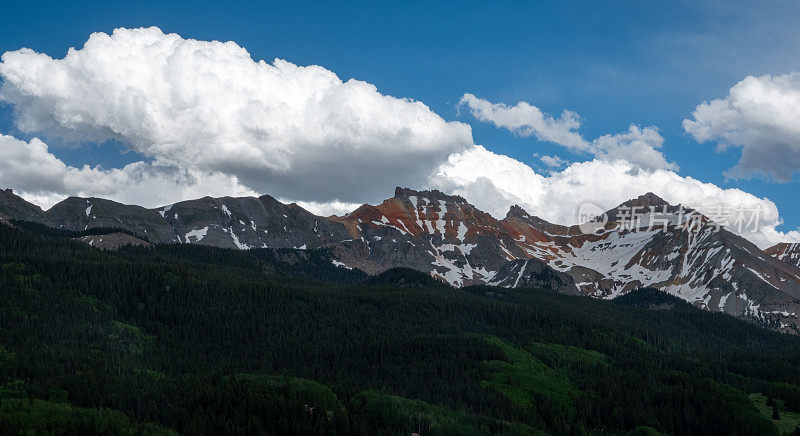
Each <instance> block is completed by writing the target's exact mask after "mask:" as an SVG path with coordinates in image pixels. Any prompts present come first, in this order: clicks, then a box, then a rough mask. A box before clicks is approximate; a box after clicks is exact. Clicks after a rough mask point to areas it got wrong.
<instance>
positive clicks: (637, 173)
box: [431, 146, 800, 248]
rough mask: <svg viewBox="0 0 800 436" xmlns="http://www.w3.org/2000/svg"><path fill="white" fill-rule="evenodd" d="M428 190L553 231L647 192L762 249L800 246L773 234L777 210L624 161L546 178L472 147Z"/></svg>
mask: <svg viewBox="0 0 800 436" xmlns="http://www.w3.org/2000/svg"><path fill="white" fill-rule="evenodd" d="M431 183H432V184H433V185H434V186H437V187H439V188H440V189H442V190H446V191H449V192H452V193H456V194H459V195H462V196H464V197H465V198H467V199H468V200H471V201H472V202H473V203H474V204H475V205H476V206H478V207H479V208H482V209H484V210H486V211H487V212H489V213H491V214H492V215H494V216H495V217H497V218H502V217H504V216H505V214H506V212H507V211H508V209H509V207H510V206H511V205H513V204H519V205H520V206H522V207H523V208H525V209H526V210H527V211H528V212H529V213H531V214H533V215H536V216H539V217H541V218H543V219H546V220H548V221H551V222H553V223H557V224H579V222H580V218H581V217H580V215H579V210H580V206H581V205H582V204H585V203H591V204H594V205H597V206H599V207H600V208H601V209H603V210H608V209H611V208H613V207H615V206H618V205H619V204H620V203H623V202H624V201H626V200H629V199H631V198H636V197H638V196H639V195H641V194H643V193H645V192H653V193H655V194H656V195H659V196H660V197H662V198H663V199H664V200H666V201H668V202H669V203H671V204H683V205H684V206H687V207H691V208H694V209H697V210H699V211H700V212H702V213H704V214H706V215H707V216H709V217H711V218H712V219H716V221H717V222H719V223H720V224H722V225H726V227H728V228H729V230H732V231H735V232H737V233H739V234H740V235H741V236H744V237H745V238H747V239H749V240H750V241H752V242H754V243H755V244H756V245H758V246H760V247H762V248H766V247H768V246H771V245H773V244H775V243H777V242H783V241H797V242H800V231H796V230H794V231H789V232H781V231H779V230H777V227H778V226H780V225H781V224H782V223H783V221H782V220H781V217H780V214H779V213H778V208H777V206H776V205H775V203H774V202H772V201H770V200H769V199H767V198H759V197H756V196H754V195H752V194H749V193H747V192H744V191H742V190H739V189H723V188H720V187H718V186H716V185H714V184H712V183H704V182H701V181H699V180H697V179H694V178H691V177H683V176H680V175H678V174H677V173H675V172H674V171H670V170H663V169H659V170H643V169H641V168H638V167H637V166H636V165H634V164H632V163H630V162H627V161H624V160H614V161H608V160H600V159H594V160H591V161H588V162H578V163H573V164H571V165H569V166H568V167H567V168H565V169H564V170H562V171H559V172H551V173H550V174H548V175H546V176H545V175H542V174H539V173H536V172H535V171H534V170H533V169H532V168H531V167H529V166H527V165H525V164H524V163H522V162H520V161H517V160H515V159H512V158H510V157H508V156H504V155H500V154H496V153H493V152H491V151H489V150H487V149H485V148H484V147H481V146H475V147H474V148H472V149H470V150H467V151H465V152H462V153H457V154H454V155H453V156H451V157H450V159H449V160H448V162H447V163H446V164H443V165H442V166H441V167H440V168H439V170H438V172H437V173H436V175H435V176H434V177H433V178H432V180H431ZM740 212H741V213H743V216H744V218H745V220H746V222H745V223H743V225H741V227H740V228H737V226H735V225H734V224H735V219H736V217H737V215H738V214H739V213H740ZM750 221H753V222H752V223H751V222H750Z"/></svg>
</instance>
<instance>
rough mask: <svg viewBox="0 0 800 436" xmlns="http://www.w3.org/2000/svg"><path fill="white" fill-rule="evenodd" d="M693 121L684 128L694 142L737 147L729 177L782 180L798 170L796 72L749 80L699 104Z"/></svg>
mask: <svg viewBox="0 0 800 436" xmlns="http://www.w3.org/2000/svg"><path fill="white" fill-rule="evenodd" d="M692 117H693V118H692V119H686V120H684V121H683V128H684V129H685V130H686V132H687V133H689V134H690V135H692V136H693V137H694V138H695V140H697V141H698V142H700V143H703V142H709V141H716V142H717V143H718V149H720V150H725V149H727V148H729V147H741V149H742V155H741V158H740V159H739V162H738V164H737V165H736V166H735V167H733V168H732V169H731V170H729V171H728V175H729V176H730V177H733V178H738V177H752V176H759V177H764V178H767V179H772V180H775V181H779V182H787V181H790V180H792V178H793V177H794V174H795V173H796V172H798V171H800V73H796V72H795V73H790V74H784V75H779V76H769V75H766V76H761V77H753V76H748V77H747V78H745V79H744V80H742V81H741V82H739V83H737V84H736V85H734V86H733V87H732V88H731V89H730V91H729V92H728V95H727V96H726V97H725V98H720V99H716V100H712V101H710V102H703V103H702V104H700V105H698V106H697V108H695V110H694V113H693V114H692Z"/></svg>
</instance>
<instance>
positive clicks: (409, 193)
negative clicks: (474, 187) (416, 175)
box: [394, 186, 467, 204]
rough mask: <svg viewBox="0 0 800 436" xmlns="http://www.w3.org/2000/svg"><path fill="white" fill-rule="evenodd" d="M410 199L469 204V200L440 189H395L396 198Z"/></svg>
mask: <svg viewBox="0 0 800 436" xmlns="http://www.w3.org/2000/svg"><path fill="white" fill-rule="evenodd" d="M409 197H417V198H426V199H428V200H431V201H439V200H442V201H446V202H453V203H463V204H466V203H467V200H466V199H464V197H461V196H460V195H448V194H445V193H443V192H442V191H439V190H438V189H431V190H424V191H417V190H414V189H410V188H401V187H399V186H398V187H396V188H395V189H394V198H398V199H408V198H409Z"/></svg>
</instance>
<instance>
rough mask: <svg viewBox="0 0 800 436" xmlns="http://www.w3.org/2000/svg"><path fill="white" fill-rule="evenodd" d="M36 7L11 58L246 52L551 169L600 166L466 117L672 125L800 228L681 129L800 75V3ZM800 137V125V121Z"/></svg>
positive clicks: (667, 147)
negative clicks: (113, 48) (135, 40)
mask: <svg viewBox="0 0 800 436" xmlns="http://www.w3.org/2000/svg"><path fill="white" fill-rule="evenodd" d="M111 3H112V2H71V3H69V4H67V3H64V2H52V3H38V2H37V3H29V4H24V5H9V4H5V5H4V6H0V53H3V52H7V51H12V50H17V49H19V48H22V47H28V48H31V49H33V50H34V51H36V52H40V53H46V54H48V55H50V56H51V57H53V58H61V57H63V56H64V55H65V54H66V51H67V49H68V48H69V47H76V48H80V47H82V46H83V44H84V43H85V42H86V40H87V38H88V37H89V35H90V34H91V33H92V32H106V33H110V32H111V31H113V30H114V29H115V28H118V27H128V28H134V27H140V26H158V27H159V28H160V29H161V30H163V31H164V32H165V33H177V34H179V35H181V36H182V37H184V38H195V39H199V40H220V41H228V40H230V41H235V42H236V43H237V44H238V45H240V46H242V47H244V48H245V49H247V50H248V51H249V53H250V55H251V56H252V58H253V59H254V60H261V59H263V60H266V61H267V62H271V61H272V59H274V58H281V59H286V60H288V61H290V62H292V63H295V64H297V65H321V66H323V67H325V68H327V69H329V70H331V71H333V72H335V73H336V74H337V75H338V76H339V77H340V78H342V79H344V80H347V79H348V78H356V79H359V80H363V81H366V82H368V83H371V84H374V85H375V86H376V87H377V89H378V91H379V92H381V93H382V94H388V95H392V96H397V97H407V98H411V99H414V100H418V101H421V102H423V103H424V104H426V105H428V106H429V107H430V108H431V109H432V110H433V111H434V112H435V113H437V114H439V115H440V116H441V117H442V118H444V119H445V120H447V121H461V122H464V123H467V124H469V125H470V126H471V127H472V135H473V138H474V141H475V143H476V144H481V145H484V146H485V147H486V148H487V149H489V150H491V151H493V152H495V153H498V154H505V155H508V156H511V157H513V158H515V159H517V160H519V161H521V162H524V163H526V164H529V165H531V166H532V167H533V168H534V169H536V170H537V171H544V170H545V169H544V167H543V166H542V164H541V162H539V161H538V160H537V159H536V158H534V153H538V154H540V155H558V156H560V157H562V158H565V159H567V160H570V161H583V160H588V159H590V156H587V155H581V154H574V153H571V152H570V151H568V149H566V148H564V147H562V146H559V145H556V144H552V143H548V142H546V141H539V140H537V139H536V138H534V137H520V136H518V135H514V134H513V133H511V132H509V131H508V130H505V129H501V128H498V127H495V126H494V125H492V124H491V123H486V122H479V121H477V120H475V118H473V117H472V116H471V114H470V113H469V110H467V109H466V108H464V107H463V106H458V105H457V103H458V102H459V100H460V99H461V96H462V95H463V94H464V93H466V92H469V93H472V94H474V95H476V96H477V97H479V98H483V99H486V100H488V101H490V102H498V103H500V102H502V103H505V104H508V105H513V104H516V103H517V102H518V101H525V102H528V103H530V104H532V105H535V106H537V107H538V108H540V109H541V110H542V111H544V112H546V113H549V114H553V115H558V114H560V113H561V111H562V110H564V109H568V110H571V111H574V112H576V113H577V114H579V115H580V118H581V122H582V125H581V129H580V132H581V134H582V135H583V136H584V137H586V138H595V137H598V136H601V135H603V134H609V133H616V132H620V131H624V130H626V129H627V128H628V126H629V125H630V124H631V123H635V124H637V125H641V126H656V127H658V129H659V131H660V133H661V135H662V136H663V137H664V145H663V148H662V149H661V151H662V152H663V154H664V155H665V157H666V158H667V160H668V161H674V162H676V163H677V164H678V165H679V166H680V170H679V171H678V173H679V174H680V175H681V176H690V177H693V178H696V179H699V180H702V181H704V182H710V183H714V184H716V185H718V186H720V187H722V188H733V187H737V188H741V189H743V190H745V191H747V192H750V193H752V194H754V195H756V196H758V197H768V198H769V199H771V200H773V201H774V202H775V203H776V204H777V205H778V208H779V209H780V213H781V216H782V217H783V219H784V220H785V224H784V226H782V227H780V229H782V230H783V229H795V228H797V227H798V226H800V206H799V205H797V204H796V201H795V198H796V193H797V192H798V191H797V188H798V183H797V181H796V179H795V180H793V181H790V182H786V183H774V182H771V181H767V180H763V179H759V178H753V179H738V180H728V179H727V178H726V176H725V175H724V172H725V171H726V170H727V169H728V168H731V167H733V166H734V165H736V163H737V161H738V160H739V155H740V153H741V150H740V149H739V148H738V147H733V148H730V149H728V150H727V151H725V152H717V151H715V147H714V142H713V141H712V142H709V143H705V144H698V143H697V142H696V141H695V140H694V139H693V138H692V137H691V136H690V135H688V134H687V133H686V132H685V131H684V129H683V127H682V125H681V122H682V121H683V120H684V119H687V118H690V117H691V115H692V112H693V111H694V109H695V107H696V106H697V105H698V104H700V103H702V102H703V101H706V100H711V99H716V98H724V97H725V95H726V94H727V92H728V90H729V89H730V88H731V87H732V86H734V85H736V84H737V83H738V82H739V81H741V80H742V79H744V78H745V77H747V76H749V75H753V76H761V75H764V74H772V75H780V74H785V73H790V72H793V71H800V56H798V54H799V52H798V49H800V30H798V28H800V26H797V23H798V22H800V21H798V19H800V6H799V5H800V4H798V3H794V2H775V3H769V4H760V5H755V6H748V5H747V4H746V3H739V2H722V1H720V2H661V1H658V2H657V1H637V2H593V1H590V2H558V3H556V2H553V3H554V4H549V3H544V2H542V3H541V4H539V3H534V2H518V3H516V2H508V3H492V4H489V3H482V2H481V3H479V2H436V3H435V4H429V3H427V2H420V3H417V2H402V3H401V2H393V3H377V2H376V3H366V2H364V3H348V4H346V5H340V4H334V3H332V2H331V3H328V2H324V3H301V2H281V3H271V4H261V3H260V2H252V3H249V2H232V3H221V2H207V3H206V2H195V3H191V4H189V3H170V4H166V5H165V4H162V2H138V3H136V4H135V5H134V4H111ZM798 123H800V120H798ZM0 133H5V134H8V135H12V136H15V137H17V138H20V139H24V140H29V139H30V138H31V137H32V136H36V135H35V134H32V133H30V132H27V133H26V132H21V131H19V130H18V129H17V128H16V127H15V125H14V117H13V115H12V108H11V106H10V105H9V104H2V103H0ZM47 143H48V145H49V146H50V151H51V152H52V153H53V154H54V155H55V156H57V157H58V158H60V159H61V160H63V161H64V162H65V163H66V164H68V165H74V166H80V165H82V164H89V165H97V164H100V165H102V166H103V167H105V168H114V167H120V166H122V165H124V164H127V163H131V162H134V161H137V160H141V159H147V157H146V156H142V155H141V154H139V153H136V152H128V153H120V150H122V149H124V148H125V147H126V146H125V144H122V143H121V144H117V145H109V144H104V145H102V146H100V145H87V144H84V145H83V146H80V147H78V146H75V145H74V144H72V145H70V144H65V143H63V141H61V140H59V139H58V138H51V139H48V141H47Z"/></svg>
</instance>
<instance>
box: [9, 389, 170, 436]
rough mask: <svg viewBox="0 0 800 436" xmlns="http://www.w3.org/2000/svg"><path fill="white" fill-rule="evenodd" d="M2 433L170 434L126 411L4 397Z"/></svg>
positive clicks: (168, 431)
mask: <svg viewBox="0 0 800 436" xmlns="http://www.w3.org/2000/svg"><path fill="white" fill-rule="evenodd" d="M0 433H2V434H51V433H53V434H118V435H170V434H175V433H174V432H172V431H170V430H167V429H165V428H163V427H161V426H158V425H155V424H151V423H145V424H141V423H135V422H132V421H131V420H130V419H128V417H127V416H125V414H124V413H121V412H118V411H115V410H108V409H87V408H82V407H73V406H71V405H69V404H63V403H53V402H50V401H43V400H38V399H20V398H2V399H0Z"/></svg>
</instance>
